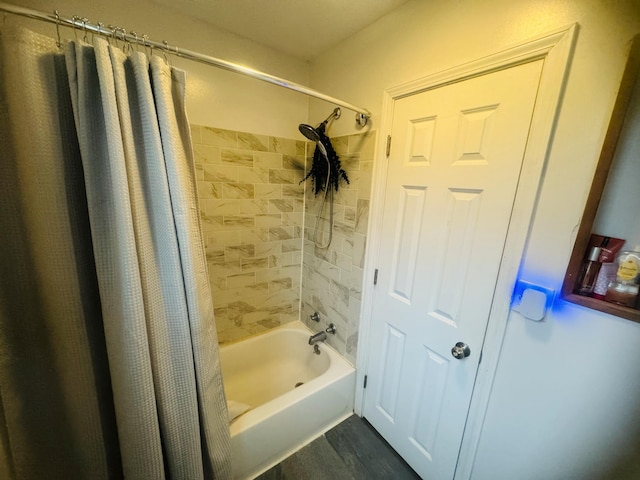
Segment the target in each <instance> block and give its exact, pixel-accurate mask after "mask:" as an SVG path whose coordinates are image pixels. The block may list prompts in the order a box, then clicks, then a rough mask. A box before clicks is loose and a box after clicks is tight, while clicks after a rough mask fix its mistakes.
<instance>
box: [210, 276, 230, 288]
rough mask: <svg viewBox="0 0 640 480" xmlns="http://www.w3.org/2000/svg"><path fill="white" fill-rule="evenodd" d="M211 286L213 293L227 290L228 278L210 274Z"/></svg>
mask: <svg viewBox="0 0 640 480" xmlns="http://www.w3.org/2000/svg"><path fill="white" fill-rule="evenodd" d="M209 285H210V286H211V291H212V292H219V291H221V290H226V289H227V277H226V275H212V274H211V273H210V274H209Z"/></svg>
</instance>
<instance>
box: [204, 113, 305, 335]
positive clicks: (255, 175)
mask: <svg viewBox="0 0 640 480" xmlns="http://www.w3.org/2000/svg"><path fill="white" fill-rule="evenodd" d="M192 138H193V144H194V152H195V162H196V175H197V180H198V197H199V203H200V209H201V219H202V232H203V237H204V241H205V248H206V255H207V264H208V267H209V279H210V284H211V290H212V294H213V303H214V309H215V316H216V327H217V331H218V338H219V341H220V343H228V342H231V341H235V340H240V339H242V338H245V337H247V336H250V335H253V334H255V333H260V332H262V331H265V330H268V329H270V328H273V327H276V326H279V325H281V324H284V323H288V322H291V321H294V320H297V319H298V318H299V305H300V273H301V255H302V222H303V208H304V207H303V205H304V185H299V184H298V183H299V182H300V180H302V178H303V177H304V164H305V146H306V142H304V141H297V140H291V139H285V138H278V137H269V136H263V135H253V134H250V133H245V132H236V131H231V130H222V129H216V128H210V127H205V126H200V125H192Z"/></svg>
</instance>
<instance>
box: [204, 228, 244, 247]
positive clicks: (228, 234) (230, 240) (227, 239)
mask: <svg viewBox="0 0 640 480" xmlns="http://www.w3.org/2000/svg"><path fill="white" fill-rule="evenodd" d="M240 239H241V236H240V232H239V231H220V232H215V233H212V234H209V235H207V248H209V247H212V248H215V247H227V246H229V245H237V244H239V243H241V242H240Z"/></svg>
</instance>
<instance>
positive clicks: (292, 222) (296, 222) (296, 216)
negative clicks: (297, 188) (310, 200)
mask: <svg viewBox="0 0 640 480" xmlns="http://www.w3.org/2000/svg"><path fill="white" fill-rule="evenodd" d="M303 217H304V216H303V214H302V212H286V213H283V214H282V226H283V227H300V226H301V225H302V220H303Z"/></svg>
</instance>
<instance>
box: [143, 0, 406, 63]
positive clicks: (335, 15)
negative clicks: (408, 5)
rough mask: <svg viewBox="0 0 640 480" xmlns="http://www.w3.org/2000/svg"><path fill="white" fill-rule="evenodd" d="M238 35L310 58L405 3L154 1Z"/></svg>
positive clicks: (351, 0)
mask: <svg viewBox="0 0 640 480" xmlns="http://www.w3.org/2000/svg"><path fill="white" fill-rule="evenodd" d="M154 1H155V2H156V3H158V4H162V5H165V6H168V7H169V6H170V7H173V8H178V9H180V10H182V11H184V12H188V14H189V15H192V16H195V17H197V18H200V19H202V20H203V21H205V22H207V23H209V24H211V25H213V26H215V27H217V28H220V29H223V30H226V31H229V32H233V33H235V34H237V35H240V36H241V37H245V38H248V39H250V40H253V41H255V42H258V43H261V44H263V45H266V46H268V47H271V48H274V49H276V50H278V51H281V52H284V53H287V54H289V55H293V56H294V57H297V58H300V59H303V60H311V59H312V58H314V57H316V56H317V55H319V54H321V53H322V52H324V51H325V50H327V49H328V48H330V47H332V46H334V45H336V44H338V43H339V42H340V41H342V40H344V39H346V38H347V37H349V36H351V35H353V34H354V33H356V32H358V31H359V30H362V29H363V28H364V27H366V26H367V25H370V24H371V23H373V22H375V21H376V20H377V19H378V18H380V17H382V16H383V15H385V14H387V13H389V12H390V11H391V10H393V9H395V8H397V7H399V6H400V5H402V4H403V3H405V2H406V1H407V0H154Z"/></svg>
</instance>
